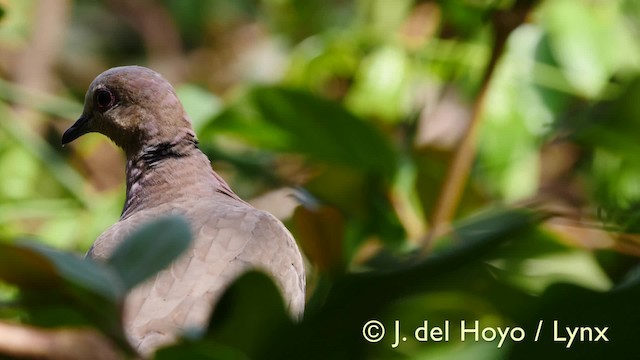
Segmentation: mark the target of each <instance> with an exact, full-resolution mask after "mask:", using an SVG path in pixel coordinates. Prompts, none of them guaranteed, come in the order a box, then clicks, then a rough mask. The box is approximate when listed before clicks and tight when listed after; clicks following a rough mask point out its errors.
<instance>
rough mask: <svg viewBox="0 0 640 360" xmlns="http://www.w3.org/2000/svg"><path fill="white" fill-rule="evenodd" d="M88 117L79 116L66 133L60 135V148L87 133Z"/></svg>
mask: <svg viewBox="0 0 640 360" xmlns="http://www.w3.org/2000/svg"><path fill="white" fill-rule="evenodd" d="M88 123H89V117H88V116H86V115H84V114H83V115H82V116H80V118H79V119H78V120H77V121H76V122H75V123H74V124H73V125H71V127H70V128H68V129H67V131H65V132H64V134H62V146H64V145H66V144H68V143H70V142H72V141H73V140H75V139H77V138H79V137H80V136H82V135H84V134H86V133H88V132H89V128H88V126H87V125H88Z"/></svg>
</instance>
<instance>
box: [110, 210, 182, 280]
mask: <svg viewBox="0 0 640 360" xmlns="http://www.w3.org/2000/svg"><path fill="white" fill-rule="evenodd" d="M191 238H192V237H191V230H190V228H189V224H188V223H187V221H186V220H185V219H184V218H182V217H178V216H169V217H164V218H161V219H157V220H154V221H151V222H149V223H147V224H146V225H144V226H143V227H142V228H140V229H138V230H137V231H136V232H134V233H133V234H132V235H131V236H130V237H129V238H128V239H127V240H126V241H124V242H123V243H122V244H120V246H118V248H117V249H116V251H115V252H114V253H113V254H112V255H111V257H110V258H109V260H108V262H107V263H108V264H109V265H110V266H111V267H112V268H113V270H114V271H115V272H116V273H117V274H118V275H119V277H120V279H121V280H122V283H123V285H124V287H125V288H126V289H127V290H130V289H132V288H133V287H134V286H136V285H137V284H139V283H140V282H142V281H144V280H145V279H147V278H149V277H150V276H151V275H153V274H155V273H157V272H158V271H160V270H162V269H164V268H166V267H167V266H168V265H169V264H171V262H172V261H173V260H175V259H176V258H177V257H178V256H180V254H182V253H183V252H184V251H185V250H186V249H187V248H188V247H189V244H191Z"/></svg>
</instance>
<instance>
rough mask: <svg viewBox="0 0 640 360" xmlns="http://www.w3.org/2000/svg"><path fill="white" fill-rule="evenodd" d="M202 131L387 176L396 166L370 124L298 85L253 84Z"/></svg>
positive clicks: (392, 154)
mask: <svg viewBox="0 0 640 360" xmlns="http://www.w3.org/2000/svg"><path fill="white" fill-rule="evenodd" d="M203 131H204V133H205V134H215V133H226V134H231V135H234V136H236V137H239V138H241V139H244V140H246V141H249V142H251V143H253V144H254V145H257V146H259V147H261V148H268V149H272V150H277V151H284V152H294V153H301V154H305V155H307V156H309V157H310V158H311V159H313V160H316V161H321V162H328V163H335V164H341V165H345V166H349V167H353V168H356V169H360V170H361V171H370V172H373V173H376V174H379V175H381V176H383V177H385V178H387V179H389V178H390V177H391V176H392V174H393V173H394V172H395V168H396V162H397V157H396V153H395V151H394V149H393V148H392V147H391V145H390V144H389V142H388V141H387V139H385V138H384V137H383V136H382V135H381V134H380V133H379V132H378V131H377V130H376V129H375V128H373V127H372V126H371V125H370V124H369V123H367V122H365V121H363V120H362V119H360V118H358V117H356V116H355V115H353V114H351V113H349V112H348V111H346V110H345V109H344V108H343V107H342V106H340V105H339V104H337V103H335V102H332V101H328V100H325V99H322V98H319V97H316V96H314V95H312V94H310V93H307V92H304V91H300V90H293V89H286V88H278V87H272V88H267V87H263V88H255V89H253V90H252V91H251V92H250V93H249V94H248V95H247V96H246V98H244V99H243V101H241V102H240V103H238V104H237V105H235V106H234V107H232V108H230V109H228V110H226V111H224V112H223V113H222V114H221V115H220V116H218V117H217V118H216V119H215V120H214V121H212V122H211V125H210V126H209V127H206V128H205V129H204V130H203Z"/></svg>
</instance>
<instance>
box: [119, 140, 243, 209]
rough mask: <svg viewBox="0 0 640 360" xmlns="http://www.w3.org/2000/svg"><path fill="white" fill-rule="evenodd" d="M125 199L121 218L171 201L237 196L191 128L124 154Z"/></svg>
mask: <svg viewBox="0 0 640 360" xmlns="http://www.w3.org/2000/svg"><path fill="white" fill-rule="evenodd" d="M126 172H127V174H126V176H127V198H126V201H125V205H124V209H123V210H122V215H121V219H124V218H126V217H128V216H130V215H131V214H133V213H135V212H137V211H141V210H145V209H150V208H154V207H157V206H160V205H163V204H167V203H172V202H181V201H189V200H191V199H202V198H207V197H210V196H213V195H214V194H215V193H216V192H219V193H224V194H227V195H229V196H231V197H234V198H237V196H236V195H235V194H234V193H233V192H232V191H231V189H230V188H229V186H228V185H227V183H226V182H225V181H224V180H223V179H222V178H220V176H218V174H216V173H215V172H214V171H213V169H212V168H211V163H210V162H209V159H208V158H207V156H206V155H205V154H204V153H202V151H200V149H199V148H198V140H197V139H196V138H195V135H194V134H193V132H192V131H191V130H188V131H185V132H184V133H183V134H182V135H180V136H177V137H176V138H175V139H173V140H171V141H166V142H159V143H155V144H148V145H146V146H143V147H142V148H141V149H140V150H138V151H136V152H134V153H131V154H129V153H128V154H127V169H126Z"/></svg>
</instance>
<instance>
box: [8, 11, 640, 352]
mask: <svg viewBox="0 0 640 360" xmlns="http://www.w3.org/2000/svg"><path fill="white" fill-rule="evenodd" d="M0 9H1V12H0V14H1V16H2V17H1V18H0V49H1V51H0V171H1V173H2V176H0V241H2V242H5V243H12V242H14V241H15V240H16V239H19V238H23V237H30V238H36V239H38V241H41V242H42V243H44V244H46V245H47V246H50V247H53V248H58V249H62V250H66V251H74V252H84V251H86V249H87V248H88V247H89V246H90V244H91V242H92V241H93V240H94V239H95V238H96V237H97V235H99V234H100V233H101V232H102V231H103V230H104V229H105V228H106V227H108V226H109V225H110V224H112V223H114V222H115V221H117V219H118V216H119V213H120V211H121V208H122V203H123V200H124V161H123V156H122V154H121V153H120V152H119V151H118V149H116V148H115V146H113V145H112V144H111V143H110V142H109V141H108V140H107V139H105V138H104V137H103V136H100V135H90V136H86V137H83V139H82V140H81V141H77V142H75V143H74V144H73V145H71V146H69V147H66V148H61V147H60V145H59V144H60V136H61V134H62V132H63V131H64V129H65V128H67V127H68V126H70V124H72V121H73V120H75V119H76V118H77V117H78V116H79V114H80V112H81V109H82V101H83V96H84V92H85V91H86V89H87V87H88V84H89V83H90V82H91V80H92V79H93V78H94V77H95V76H96V75H97V74H99V73H100V72H102V71H104V70H106V69H107V68H109V67H112V66H117V65H129V64H138V65H145V66H149V67H151V68H153V69H155V70H157V71H159V72H160V73H162V74H163V75H164V76H165V77H166V78H167V79H169V80H170V81H171V82H172V83H173V84H174V85H175V87H176V89H177V92H178V94H179V96H180V98H181V99H182V101H183V103H184V105H185V107H186V109H187V112H188V113H189V114H190V116H191V118H192V121H193V123H194V127H195V129H196V132H197V134H198V136H199V138H200V141H201V145H202V149H203V150H204V151H205V152H206V153H207V154H208V155H209V156H210V158H211V159H212V160H213V165H214V168H215V169H216V170H217V171H218V172H220V173H221V174H222V175H223V177H224V178H225V179H227V180H228V181H229V182H230V184H231V186H232V188H234V190H235V191H236V192H237V193H238V194H239V195H240V196H242V197H243V198H245V199H248V200H250V202H252V203H253V204H254V205H255V206H256V207H259V208H263V209H267V210H269V211H271V212H273V213H274V214H275V215H276V216H278V217H280V218H281V219H283V221H285V222H286V224H287V225H288V226H289V228H290V229H291V230H292V232H293V233H294V236H295V237H296V239H297V240H298V242H299V243H300V245H301V247H302V248H303V250H304V253H305V255H306V257H307V259H308V268H309V298H310V299H311V300H310V310H309V311H310V313H309V316H308V319H309V321H308V322H305V323H303V324H302V329H303V330H300V331H299V333H300V334H303V335H305V336H308V338H307V340H308V339H309V337H312V336H316V337H319V338H320V337H322V338H326V339H328V340H327V341H332V340H335V339H337V338H338V337H339V336H338V334H343V335H344V339H345V340H344V341H342V342H340V341H338V340H335V342H334V343H335V344H341V345H344V346H348V347H350V348H351V349H350V350H344V351H343V350H336V351H335V352H333V353H332V352H331V351H328V350H327V348H326V347H325V348H323V347H321V346H319V345H318V346H317V347H314V346H312V344H310V343H309V342H308V341H307V342H305V341H304V340H303V339H299V340H300V344H303V345H304V346H307V347H306V350H305V349H302V350H300V351H301V352H300V354H305V356H304V357H307V358H310V357H308V356H307V355H310V354H317V356H318V357H319V358H321V356H320V355H323V356H325V355H326V357H324V358H329V357H332V356H334V357H333V358H372V359H387V358H388V359H399V358H429V359H432V358H436V359H462V358H473V359H503V358H518V359H523V358H533V357H539V356H551V355H552V354H557V353H562V354H563V355H562V356H564V357H570V358H598V357H599V356H601V355H603V354H607V355H610V354H612V353H616V351H619V354H625V355H626V357H628V354H630V353H637V351H633V352H629V351H632V350H629V348H626V347H625V346H631V345H632V344H634V338H633V336H632V333H633V332H634V331H635V330H637V329H634V326H635V327H637V324H638V322H637V320H640V318H639V316H638V315H637V310H636V309H635V306H634V305H633V304H634V302H633V300H634V299H635V300H638V299H639V298H638V297H637V295H638V290H637V288H638V285H637V279H638V276H637V274H638V272H637V264H638V256H640V237H639V236H638V235H637V232H638V230H640V181H639V179H640V160H635V159H636V157H638V156H637V154H638V153H639V152H640V141H639V139H638V134H639V130H638V129H640V101H638V99H640V2H638V1H635V0H607V1H594V0H540V1H534V0H475V1H471V0H451V1H444V0H442V1H436V0H351V1H348V0H261V1H258V0H240V1H238V0H216V1H213V0H211V1H207V0H182V1H170V0H140V1H125V0H106V1H102V2H95V1H88V0H75V1H71V0H22V1H17V0H14V1H12V0H0ZM638 158H639V159H640V157H638ZM502 206H507V207H512V206H518V207H528V208H532V209H536V211H538V212H540V213H543V214H545V215H544V216H543V218H544V220H543V221H540V222H539V224H538V225H537V226H529V225H527V226H524V228H522V226H520V225H519V223H517V222H513V221H514V220H513V219H512V217H509V216H507V215H508V214H509V212H506V213H505V212H500V211H498V212H496V213H492V212H489V214H493V215H491V216H489V220H486V219H485V220H486V221H485V220H483V221H485V222H481V223H482V224H485V225H487V224H488V225H487V226H489V227H488V230H487V229H485V230H482V229H480V230H478V231H479V232H478V233H477V234H475V235H473V234H472V235H468V234H467V237H470V238H474V237H482V236H483V235H482V232H483V231H488V232H489V233H490V234H496V235H495V238H491V239H493V241H494V243H491V244H493V245H494V248H493V250H492V252H491V255H487V253H485V252H474V251H476V250H477V249H475V248H471V249H472V250H469V249H470V248H469V247H465V246H462V247H461V245H465V244H466V243H465V239H466V237H465V236H462V235H460V236H448V237H447V236H444V237H443V236H442V235H443V234H445V233H447V232H448V229H450V226H449V225H450V224H452V223H457V222H458V221H460V220H463V219H466V218H468V217H471V218H472V219H474V218H476V217H475V216H474V215H476V214H477V213H486V210H487V209H491V208H496V207H502ZM505 214H506V215H505ZM512 228H513V229H515V228H518V231H517V232H515V233H514V232H509V234H510V235H509V236H507V237H506V238H505V235H504V234H505V232H504V231H503V230H504V229H510V231H511V230H513V229H512ZM505 231H506V230H505ZM514 234H515V235H514ZM483 239H484V238H483ZM496 239H498V240H499V241H498V240H496ZM472 240H473V239H472ZM474 249H475V250H474ZM450 251H453V253H454V254H455V253H456V251H459V254H462V255H460V256H462V257H463V258H465V259H467V260H465V261H464V262H461V260H460V261H457V260H456V261H457V262H456V261H454V260H455V259H457V258H455V257H447V256H449V255H446V254H450V253H449V252H450ZM465 251H466V252H465ZM415 254H421V255H422V256H421V257H420V256H419V258H421V259H424V256H425V255H427V259H431V260H433V259H439V258H438V256H444V259H449V260H451V263H445V264H444V265H437V264H439V263H436V265H434V266H433V267H423V268H424V269H427V268H428V269H427V270H425V271H426V272H420V271H419V272H417V273H411V272H409V273H403V272H402V271H404V270H402V269H404V267H403V266H405V265H406V264H407V262H410V261H412V260H408V259H411V258H412V257H413V256H414V255H415ZM441 254H445V255H441ZM463 255H464V256H467V257H464V256H463ZM440 259H442V258H440ZM431 260H429V261H431ZM418 263H419V264H422V263H420V262H418ZM420 266H421V265H418V268H420V269H423V268H421V267H420ZM430 266H431V265H430ZM438 266H440V267H438ZM372 269H373V270H372ZM434 269H436V270H434ZM367 271H383V272H384V271H391V272H392V273H393V272H394V271H399V272H400V274H404V275H403V276H399V275H398V276H397V277H393V276H391V277H384V276H382V277H380V278H376V279H378V280H379V281H370V282H367V281H368V280H367V281H362V279H360V278H358V277H357V275H358V274H361V273H363V272H364V273H365V274H366V273H367ZM354 273H355V274H356V275H354V276H356V279H355V280H354V279H352V278H350V277H349V276H351V275H349V276H347V277H346V278H345V275H344V274H354ZM411 274H413V275H411ZM416 274H419V275H416ZM634 274H635V275H634ZM374 278H375V277H374ZM345 279H346V280H345ZM353 281H355V284H360V285H353V283H352V282H353ZM402 282H406V284H405V285H394V286H391V284H392V283H402ZM345 284H347V285H345ZM362 284H367V285H368V286H369V287H364V285H362ZM351 285H353V289H360V290H362V291H361V294H360V295H358V294H354V293H352V292H349V291H347V290H345V289H349V286H351ZM359 286H360V287H359ZM365 288H366V289H368V290H366V291H365V290H363V289H365ZM407 288H415V290H411V291H409V290H407ZM341 289H342V290H341ZM341 291H343V292H341ZM376 291H391V292H392V294H395V295H394V296H391V295H388V294H385V297H388V298H389V299H387V300H386V301H382V300H381V301H380V302H375V301H374V302H372V303H371V304H370V306H369V305H366V304H367V303H368V301H369V300H367V297H366V296H369V297H373V296H376V294H378V295H380V293H379V292H376ZM393 291H397V293H394V292H393ZM15 294H16V290H15V289H14V288H11V287H9V286H4V285H3V286H2V287H0V300H6V301H8V300H10V299H13V298H14V297H15ZM332 301H333V302H332ZM338 301H339V302H341V304H343V305H344V303H345V302H354V303H350V304H349V305H348V308H354V307H355V308H359V309H360V310H358V311H355V310H354V312H353V313H352V315H353V316H351V317H349V314H350V313H349V312H347V311H345V310H342V311H338V310H335V309H337V308H338V307H339V306H338V305H335V304H336V303H335V302H338ZM636 303H637V301H636ZM332 306H333V307H334V308H332ZM2 309H3V308H0V315H4V316H5V317H9V318H23V320H25V319H26V320H28V316H26V318H25V316H23V315H16V313H14V312H11V311H8V310H2ZM331 309H334V310H335V311H333V310H331ZM365 310H367V311H369V312H368V313H366V311H365ZM313 311H317V312H316V316H315V317H314V315H313V314H314V313H313ZM332 311H333V312H332ZM317 314H320V315H322V316H320V315H317ZM332 315H335V316H336V318H332V317H331V316H332ZM563 315H566V316H568V317H569V319H570V320H569V321H570V322H572V323H573V324H574V325H576V326H587V325H590V326H600V327H602V326H611V327H612V334H613V335H612V336H614V335H616V336H617V338H616V339H617V342H616V341H613V340H612V343H609V344H604V345H603V344H582V345H581V344H578V345H576V348H573V349H571V350H566V351H565V349H564V348H563V346H562V344H554V343H553V342H552V341H546V342H544V343H520V344H514V343H507V345H506V346H505V347H503V348H500V349H498V348H497V347H496V346H495V344H494V343H488V344H487V343H483V342H478V343H476V342H465V343H461V342H459V341H452V342H449V343H442V344H434V343H418V342H407V343H406V344H401V346H399V347H398V348H395V349H394V348H391V347H390V344H391V343H392V339H385V341H383V342H381V343H378V344H369V343H366V342H364V340H362V338H361V337H360V336H361V335H360V334H361V328H360V327H359V326H362V324H364V322H366V320H367V317H368V318H369V319H370V318H380V319H381V320H383V322H384V323H385V324H387V325H388V326H392V324H393V320H394V319H401V320H402V321H406V322H407V323H410V324H412V325H411V326H413V325H416V324H417V325H416V326H418V325H420V324H421V321H422V320H423V319H430V320H431V319H433V320H434V321H437V320H439V319H451V320H456V319H457V320H459V319H464V320H468V321H473V320H481V321H485V322H486V323H488V324H492V325H493V326H516V325H522V326H527V324H529V325H530V324H536V323H537V320H539V319H541V318H543V319H545V320H553V318H554V317H555V318H558V317H561V316H563ZM360 316H361V317H360ZM314 319H315V320H314ZM322 319H324V320H322ZM335 319H341V320H344V322H343V323H341V322H340V321H332V320H335ZM631 320H636V322H635V323H634V322H633V321H631ZM609 322H610V323H611V324H609ZM340 324H342V325H340ZM614 324H617V326H618V327H617V328H615V326H614ZM220 326H221V327H223V325H220ZM340 326H344V327H345V329H343V330H340V331H338V330H336V329H335V327H340ZM534 327H535V325H534ZM534 327H533V328H526V330H527V334H528V335H529V334H530V333H532V332H533V331H534ZM304 329H306V330H304ZM298 330H299V329H298ZM323 331H324V332H323ZM331 331H335V334H334V336H332V337H327V333H328V332H331ZM635 332H636V333H637V331H635ZM284 333H286V332H284ZM293 333H294V334H295V333H296V331H294V332H293ZM287 334H288V333H287ZM408 334H410V332H408ZM292 336H294V337H295V335H292ZM299 336H302V335H299ZM222 338H223V340H220V338H216V339H217V340H216V341H221V342H222V343H224V336H223V337H222ZM334 338H335V339H334ZM636 338H637V337H636ZM281 340H282V339H281ZM347 340H348V341H349V342H348V341H347ZM387 340H388V341H387ZM635 340H637V339H635ZM274 344H280V345H282V344H283V342H278V341H274ZM612 344H613V345H612ZM303 345H300V346H301V347H302V346H303ZM238 346H240V345H238ZM607 346H609V347H607ZM194 349H200V350H194ZM203 349H208V348H207V346H204V347H201V348H196V347H194V348H192V349H191V350H189V351H194V352H193V353H192V354H200V355H202V354H201V353H198V352H197V351H205V350H203ZM323 349H324V351H325V352H323ZM329 349H336V348H334V347H329ZM182 350H184V349H182ZM272 350H273V349H272ZM174 351H178V353H179V352H180V349H174ZM185 351H186V350H185ZM212 351H213V350H212ZM216 351H218V352H215V351H214V353H216V354H222V353H223V352H219V351H222V350H220V349H217V350H216ZM292 351H293V350H292ZM327 351H328V352H327ZM172 354H175V353H172V352H171V351H167V352H166V353H164V354H163V356H166V357H165V358H172V357H171V356H172ZM225 354H226V353H225ZM281 355H282V354H281ZM341 355H344V357H341Z"/></svg>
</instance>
